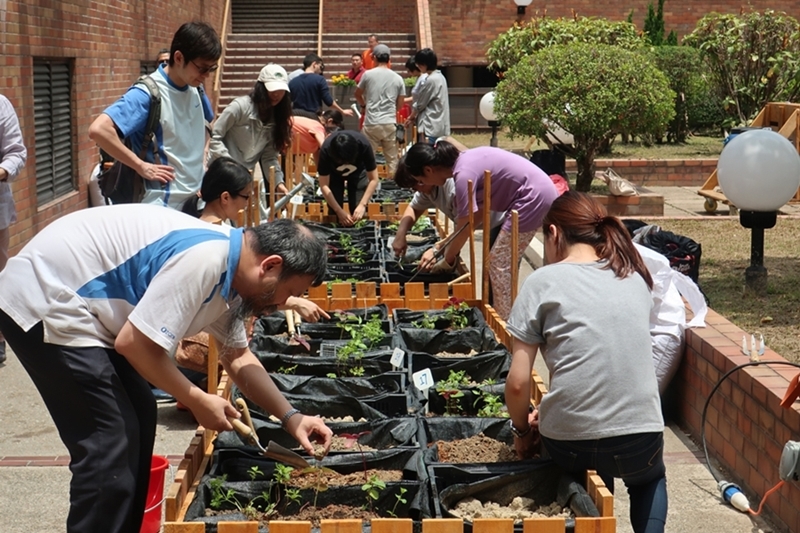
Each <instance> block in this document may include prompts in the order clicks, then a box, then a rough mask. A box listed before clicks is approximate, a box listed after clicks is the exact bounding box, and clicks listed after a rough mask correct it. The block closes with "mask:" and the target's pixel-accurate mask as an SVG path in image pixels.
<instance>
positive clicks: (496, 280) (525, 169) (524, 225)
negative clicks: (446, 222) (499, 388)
mask: <svg viewBox="0 0 800 533" xmlns="http://www.w3.org/2000/svg"><path fill="white" fill-rule="evenodd" d="M401 168H402V171H403V172H408V173H409V174H411V175H412V176H413V177H414V178H415V179H417V181H419V182H420V183H422V184H424V185H437V186H442V185H444V183H445V181H447V179H448V178H449V177H451V176H452V177H453V180H454V182H455V188H456V210H457V213H456V216H457V220H456V224H455V228H454V230H453V231H458V230H459V229H461V227H463V226H465V225H467V224H469V213H470V210H471V211H472V212H473V213H474V217H475V220H483V208H484V206H483V173H484V171H486V170H488V171H489V172H491V174H492V190H491V200H490V201H491V205H490V206H489V209H490V210H491V211H494V212H496V213H502V212H505V213H506V219H505V221H504V223H503V227H502V229H501V230H500V235H499V236H498V237H497V240H496V241H495V243H494V246H492V250H491V254H490V256H489V258H488V268H489V278H490V280H491V283H492V293H493V295H494V307H495V310H496V311H497V312H498V314H499V315H500V316H501V317H502V318H503V319H504V320H505V319H507V318H508V315H509V313H510V312H511V268H512V265H511V211H512V210H516V211H517V212H518V213H519V257H522V254H523V253H524V251H525V248H527V246H528V244H530V242H531V240H532V239H533V237H534V235H535V234H536V231H537V230H538V229H539V228H540V227H541V226H542V220H543V219H544V216H545V215H546V214H547V211H548V210H549V209H550V205H551V204H552V203H553V201H554V200H555V199H556V198H557V197H558V193H557V192H556V188H555V186H554V185H553V182H552V180H551V179H550V177H549V176H548V175H547V174H545V173H544V172H543V171H542V170H541V169H540V168H539V167H537V166H536V165H534V164H533V163H531V162H530V161H528V160H527V159H525V158H524V157H521V156H518V155H516V154H513V153H511V152H507V151H506V150H502V149H500V148H492V147H489V146H483V147H479V148H473V149H471V150H467V151H466V152H459V151H458V149H457V148H456V147H455V146H453V145H452V144H450V143H449V142H447V141H437V142H436V143H435V144H434V145H430V144H428V143H417V144H415V145H414V146H412V147H411V148H410V149H409V151H408V153H407V154H406V156H405V158H404V159H403V165H401V166H400V167H399V168H398V172H400V171H401ZM470 180H471V181H472V187H473V194H472V197H471V198H470V197H469V194H468V186H467V183H468V182H469V181H470ZM468 238H469V234H468V233H467V232H462V233H460V234H459V235H458V236H457V237H456V238H455V239H453V241H452V242H450V243H449V244H448V245H447V247H446V248H445V251H444V257H443V258H442V260H441V261H439V263H436V264H433V259H432V254H429V255H428V256H426V257H423V260H422V261H421V263H420V267H421V268H423V269H426V270H427V269H431V270H432V271H443V270H448V269H452V268H453V267H454V266H455V264H456V258H457V257H458V254H459V252H460V251H461V248H462V247H463V246H464V243H465V242H466V241H467V239H468ZM486 263H487V262H486V260H484V264H485V265H486ZM513 268H519V265H513Z"/></svg>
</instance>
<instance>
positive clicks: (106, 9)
mask: <svg viewBox="0 0 800 533" xmlns="http://www.w3.org/2000/svg"><path fill="white" fill-rule="evenodd" d="M224 5H225V3H224V2H221V1H220V2H217V1H214V2H211V1H208V0H169V1H164V2H144V1H141V0H133V1H124V0H106V1H104V2H94V1H91V0H71V1H70V2H54V1H51V0H22V1H17V0H8V1H6V2H0V49H2V50H3V52H2V55H0V92H2V93H3V94H4V95H5V96H6V97H8V98H9V99H10V100H11V102H12V104H13V105H14V107H15V108H16V110H17V114H18V116H19V119H20V126H21V128H22V134H23V137H24V141H25V145H26V147H27V149H28V162H27V165H26V166H25V169H24V170H23V172H22V174H21V175H20V176H19V177H18V178H17V180H16V182H15V183H14V184H12V190H13V192H14V199H15V201H16V206H17V212H18V215H17V216H18V219H19V221H18V222H17V223H16V224H14V225H12V226H11V253H12V254H13V253H16V252H17V251H18V250H19V248H20V247H21V246H22V245H23V244H24V243H25V242H27V241H28V240H29V239H30V238H31V237H33V236H34V235H35V234H36V233H37V232H38V231H39V230H40V229H42V228H43V227H44V226H45V225H47V224H48V223H49V222H51V221H52V220H54V219H56V218H58V217H60V216H61V215H64V214H66V213H69V212H71V211H75V210H77V209H80V208H83V207H86V206H87V205H88V199H87V192H86V187H85V186H84V185H83V183H82V182H81V180H82V179H83V178H85V177H88V176H89V173H90V172H91V169H92V167H93V166H94V165H95V163H96V162H97V149H96V147H95V145H94V143H93V142H92V141H91V140H90V139H89V136H88V134H87V132H88V129H89V125H90V124H91V122H92V120H94V118H95V117H96V116H97V115H98V114H99V113H100V112H102V110H103V109H104V108H105V107H106V106H108V105H109V104H111V103H112V102H113V101H114V100H115V99H116V98H118V97H119V96H120V95H121V94H122V93H123V92H124V91H125V89H126V88H127V87H128V86H129V85H130V84H131V82H132V81H133V80H135V79H136V77H137V76H138V75H139V64H140V61H145V60H147V61H153V60H154V59H155V56H156V53H157V52H158V50H159V49H161V48H169V46H170V43H171V41H172V35H173V33H174V32H175V30H177V29H178V27H179V26H180V25H181V24H182V23H183V22H186V21H190V20H205V21H207V22H209V23H210V24H212V25H213V26H214V27H216V28H217V30H218V31H219V28H220V26H221V25H222V19H223V16H222V10H223V8H224ZM34 58H47V59H61V58H64V59H70V60H72V61H74V70H73V99H72V101H73V107H72V109H73V121H74V130H73V135H74V139H73V145H72V148H73V152H72V155H73V161H74V163H75V169H74V174H75V175H74V179H75V181H76V183H78V184H79V187H78V190H77V191H76V192H74V193H72V194H68V195H66V196H63V197H60V198H58V199H56V200H54V201H53V202H50V203H49V204H46V205H37V203H36V181H35V169H36V150H35V146H36V143H35V137H34V131H35V128H34V118H33V59H34ZM207 89H208V90H209V91H210V90H211V89H212V87H211V82H210V81H209V82H208V86H207ZM211 96H213V95H211Z"/></svg>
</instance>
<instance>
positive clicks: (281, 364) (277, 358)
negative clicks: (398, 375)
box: [256, 349, 394, 377]
mask: <svg viewBox="0 0 800 533" xmlns="http://www.w3.org/2000/svg"><path fill="white" fill-rule="evenodd" d="M256 355H257V356H258V358H259V360H260V361H261V364H262V365H264V368H266V370H267V372H269V373H270V374H287V373H288V374H289V375H295V376H317V377H327V376H328V375H329V374H336V375H340V374H342V373H345V374H346V373H347V372H348V370H349V369H350V368H352V367H353V364H352V363H348V364H346V365H344V366H342V365H340V364H338V363H337V362H336V359H334V358H333V357H320V356H319V355H308V354H305V355H290V354H274V353H263V352H259V353H257V354H256ZM391 357H392V351H391V349H381V350H378V351H374V352H367V353H366V354H365V355H364V357H363V358H362V359H361V361H359V363H358V364H359V366H361V368H363V369H364V376H366V377H369V376H377V375H380V374H384V373H386V372H392V371H394V367H393V366H392V363H391V362H390V359H391ZM289 369H291V372H288V370H289Z"/></svg>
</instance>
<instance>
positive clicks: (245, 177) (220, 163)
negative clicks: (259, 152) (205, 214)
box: [181, 157, 253, 217]
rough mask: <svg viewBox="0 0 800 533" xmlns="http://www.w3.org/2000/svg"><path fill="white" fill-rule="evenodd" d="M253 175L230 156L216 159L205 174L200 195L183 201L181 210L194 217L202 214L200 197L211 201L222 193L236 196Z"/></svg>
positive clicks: (205, 200) (245, 186) (248, 183)
mask: <svg viewBox="0 0 800 533" xmlns="http://www.w3.org/2000/svg"><path fill="white" fill-rule="evenodd" d="M252 181H253V177H252V176H251V175H250V171H249V170H247V167H245V166H244V165H243V164H241V163H239V162H238V161H235V160H233V159H231V158H230V157H220V158H218V159H215V160H214V161H213V162H212V163H211V164H210V165H209V166H208V170H206V173H205V174H204V175H203V184H202V185H201V186H200V196H197V195H195V196H192V197H190V198H189V199H188V200H186V201H185V202H184V203H183V206H181V211H183V212H184V213H186V214H187V215H192V216H193V217H199V216H200V210H199V209H198V208H197V202H198V201H199V200H200V198H202V199H203V201H204V202H206V203H209V202H213V201H214V200H217V199H219V197H220V196H222V193H224V192H227V193H228V194H230V195H232V196H235V195H237V194H239V193H241V192H242V191H243V190H245V189H246V188H247V186H248V185H250V182H252Z"/></svg>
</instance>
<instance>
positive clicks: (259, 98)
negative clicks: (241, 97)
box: [250, 81, 292, 152]
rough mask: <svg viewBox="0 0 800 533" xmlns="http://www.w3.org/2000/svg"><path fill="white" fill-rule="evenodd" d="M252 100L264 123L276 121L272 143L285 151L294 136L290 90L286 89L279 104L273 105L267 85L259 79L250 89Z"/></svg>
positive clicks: (276, 148) (278, 149) (281, 150)
mask: <svg viewBox="0 0 800 533" xmlns="http://www.w3.org/2000/svg"><path fill="white" fill-rule="evenodd" d="M250 100H251V101H252V102H253V105H254V106H255V108H256V113H257V114H258V118H259V120H261V122H263V123H264V124H268V123H270V122H274V123H275V128H274V130H273V134H272V144H273V146H274V147H275V150H277V151H278V152H283V151H284V150H285V149H286V147H287V146H288V145H289V140H290V139H291V137H292V97H291V95H290V94H289V91H286V93H285V94H284V95H283V98H281V101H280V102H278V105H276V106H275V107H273V106H272V103H271V102H270V100H269V91H268V90H267V87H266V86H265V85H264V84H263V83H261V82H260V81H257V82H256V84H255V85H254V86H253V90H252V91H250Z"/></svg>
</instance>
